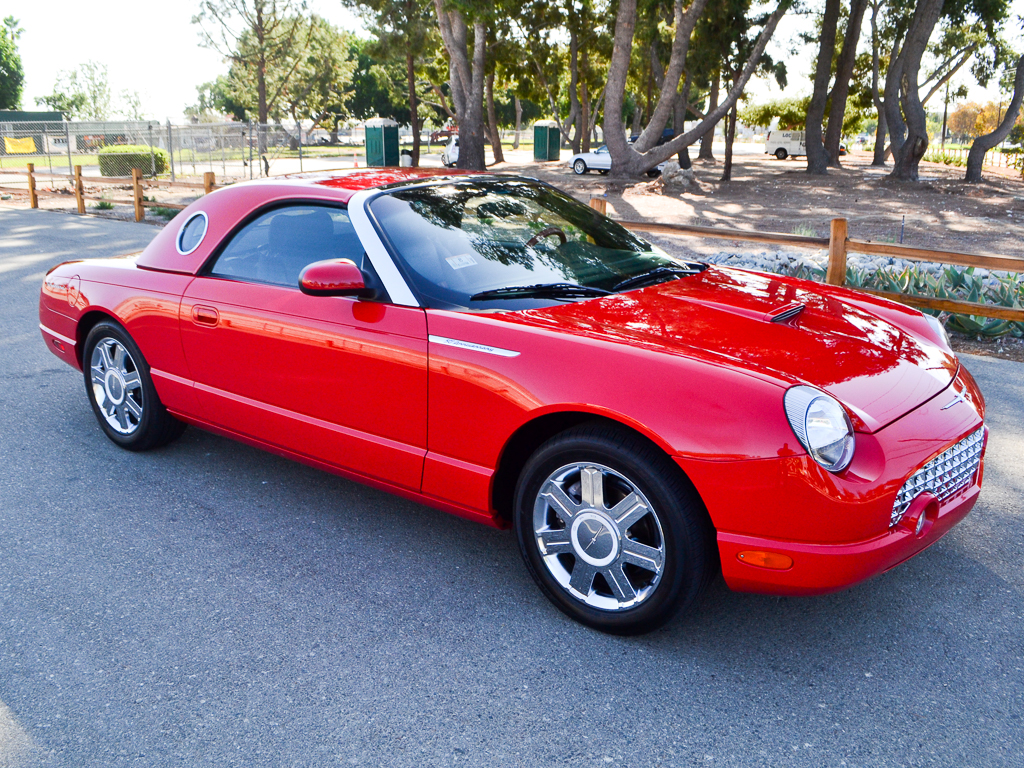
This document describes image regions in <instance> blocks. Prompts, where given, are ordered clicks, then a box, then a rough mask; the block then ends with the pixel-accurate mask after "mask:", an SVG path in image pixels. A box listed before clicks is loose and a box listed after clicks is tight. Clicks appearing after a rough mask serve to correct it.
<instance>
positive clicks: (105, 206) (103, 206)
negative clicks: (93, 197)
mask: <svg viewBox="0 0 1024 768" xmlns="http://www.w3.org/2000/svg"><path fill="white" fill-rule="evenodd" d="M93 208H95V209H96V210H97V211H112V210H114V204H113V203H111V202H109V201H107V200H100V201H99V202H97V203H96V205H94V206H93Z"/></svg>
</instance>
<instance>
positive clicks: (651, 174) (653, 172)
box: [647, 168, 661, 179]
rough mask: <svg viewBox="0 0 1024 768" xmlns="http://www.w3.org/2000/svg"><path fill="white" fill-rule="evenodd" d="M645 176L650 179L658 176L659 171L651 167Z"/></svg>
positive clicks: (659, 174)
mask: <svg viewBox="0 0 1024 768" xmlns="http://www.w3.org/2000/svg"><path fill="white" fill-rule="evenodd" d="M647 176H648V177H649V178H651V179H656V178H658V177H659V176H661V171H659V170H658V169H657V168H651V170H649V171H648V172H647Z"/></svg>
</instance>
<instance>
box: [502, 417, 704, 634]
mask: <svg viewBox="0 0 1024 768" xmlns="http://www.w3.org/2000/svg"><path fill="white" fill-rule="evenodd" d="M515 528H516V534H517V538H518V541H519V546H520V550H521V552H522V555H523V558H524V560H525V561H526V565H527V568H528V569H529V570H530V573H531V575H532V576H533V578H534V579H535V580H536V581H537V583H538V585H539V586H540V588H541V589H542V590H543V591H544V593H545V594H546V595H547V596H548V597H549V598H550V599H551V600H552V602H554V603H555V605H556V606H558V608H559V609H561V610H562V611H563V612H565V613H566V614H568V615H569V616H571V617H572V618H574V619H576V620H577V621H580V622H582V623H583V624H587V625H588V626H591V627H594V628H595V629H599V630H602V631H604V632H612V633H615V634H624V635H625V634H639V633H642V632H648V631H650V630H652V629H655V628H657V627H659V626H661V625H662V624H664V623H665V622H666V621H668V620H669V619H670V618H672V616H673V615H675V614H676V613H677V612H678V611H679V610H680V609H681V608H683V607H684V606H686V605H688V604H689V603H691V602H692V601H693V600H694V599H695V598H696V597H697V596H698V595H699V594H700V592H701V591H702V590H703V588H704V587H705V585H706V584H707V582H708V581H709V579H710V576H711V574H712V573H713V571H714V566H715V564H716V562H717V560H716V559H715V548H714V543H713V534H712V528H711V524H710V520H709V518H708V516H707V511H706V510H705V509H704V505H703V504H702V503H701V501H700V498H699V496H698V495H697V493H696V491H695V490H694V489H693V487H692V485H690V483H689V482H688V481H687V479H686V477H685V476H684V475H683V474H682V472H681V471H680V470H679V469H678V467H676V466H675V465H674V464H673V463H672V462H671V460H669V459H668V457H666V456H665V455H664V454H663V453H661V452H660V451H659V450H658V449H657V448H656V447H655V446H653V445H651V444H649V443H647V442H646V441H644V440H643V439H642V438H639V437H638V436H636V435H634V434H632V433H629V432H626V431H625V430H620V429H617V428H614V427H609V426H605V425H600V424H595V425H584V426H581V427H576V428H573V429H570V430H567V431H566V432H563V433H562V434H561V435H558V436H556V437H554V438H552V439H551V440H549V441H548V442H547V443H545V444H544V445H542V446H541V447H540V448H539V449H538V450H537V451H536V452H535V453H534V454H533V456H531V457H530V460H529V461H528V462H527V464H526V467H525V468H524V469H523V473H522V476H521V477H520V480H519V485H518V487H517V491H516V505H515Z"/></svg>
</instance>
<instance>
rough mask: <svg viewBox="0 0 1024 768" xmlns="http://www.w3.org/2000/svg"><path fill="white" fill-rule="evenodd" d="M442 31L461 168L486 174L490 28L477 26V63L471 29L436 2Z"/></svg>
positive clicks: (441, 1)
mask: <svg viewBox="0 0 1024 768" xmlns="http://www.w3.org/2000/svg"><path fill="white" fill-rule="evenodd" d="M434 8H435V10H436V12H437V22H438V31H439V32H440V33H441V40H442V41H443V43H444V47H445V50H446V51H447V53H448V68H449V72H450V74H451V82H450V85H451V93H452V103H453V104H454V105H455V114H456V115H457V116H458V124H459V160H458V163H457V165H458V167H459V168H467V169H471V170H477V171H482V170H484V169H485V168H486V167H487V166H486V161H485V155H484V80H485V79H486V75H485V72H484V67H485V65H486V63H487V60H486V52H487V27H486V26H485V24H484V22H483V21H479V20H477V21H474V22H473V60H472V63H470V59H469V48H468V41H467V36H468V29H467V27H466V22H465V20H464V19H463V17H462V14H461V13H460V12H459V10H458V9H457V8H455V7H452V6H448V5H447V4H446V3H445V2H444V0H434Z"/></svg>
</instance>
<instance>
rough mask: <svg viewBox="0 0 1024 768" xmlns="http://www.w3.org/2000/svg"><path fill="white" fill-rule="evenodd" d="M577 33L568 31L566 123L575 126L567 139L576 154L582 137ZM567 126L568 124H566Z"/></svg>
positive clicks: (578, 151) (573, 30)
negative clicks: (567, 114)
mask: <svg viewBox="0 0 1024 768" xmlns="http://www.w3.org/2000/svg"><path fill="white" fill-rule="evenodd" d="M579 52H580V46H579V35H578V34H577V33H576V30H575V29H572V30H570V32H569V119H568V120H567V121H566V122H567V123H570V124H573V125H575V126H576V130H574V131H573V134H572V138H571V139H570V140H569V143H570V145H571V146H572V153H573V154H574V155H578V154H579V153H580V139H581V138H582V135H581V134H582V130H581V128H582V125H581V123H582V121H581V120H580V119H579V117H580V93H579V82H580V63H579V58H580V57H579ZM566 127H568V126H566Z"/></svg>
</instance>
